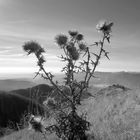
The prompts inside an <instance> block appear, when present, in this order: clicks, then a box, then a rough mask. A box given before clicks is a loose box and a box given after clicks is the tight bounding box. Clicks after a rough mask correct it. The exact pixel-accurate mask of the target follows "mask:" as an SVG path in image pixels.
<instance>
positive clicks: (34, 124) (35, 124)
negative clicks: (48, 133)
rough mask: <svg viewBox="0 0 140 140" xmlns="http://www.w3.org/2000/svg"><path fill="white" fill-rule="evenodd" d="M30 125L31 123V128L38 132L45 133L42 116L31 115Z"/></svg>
mask: <svg viewBox="0 0 140 140" xmlns="http://www.w3.org/2000/svg"><path fill="white" fill-rule="evenodd" d="M29 125H30V129H33V130H35V131H36V132H41V133H43V132H44V130H45V127H44V125H43V121H42V117H41V116H34V115H31V117H30V120H29Z"/></svg>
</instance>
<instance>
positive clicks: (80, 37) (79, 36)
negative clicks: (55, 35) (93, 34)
mask: <svg viewBox="0 0 140 140" xmlns="http://www.w3.org/2000/svg"><path fill="white" fill-rule="evenodd" d="M76 39H77V40H78V41H81V40H83V39H84V36H83V35H82V34H78V35H77V36H76Z"/></svg>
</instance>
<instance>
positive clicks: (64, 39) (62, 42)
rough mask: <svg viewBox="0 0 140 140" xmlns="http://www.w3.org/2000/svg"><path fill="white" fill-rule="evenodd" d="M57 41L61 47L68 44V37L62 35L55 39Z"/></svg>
mask: <svg viewBox="0 0 140 140" xmlns="http://www.w3.org/2000/svg"><path fill="white" fill-rule="evenodd" d="M55 40H56V43H57V44H58V45H59V46H63V45H66V44H67V41H68V37H67V36H66V35H63V34H60V35H57V36H56V37H55Z"/></svg>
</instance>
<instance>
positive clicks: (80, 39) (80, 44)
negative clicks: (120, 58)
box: [23, 22, 113, 140]
mask: <svg viewBox="0 0 140 140" xmlns="http://www.w3.org/2000/svg"><path fill="white" fill-rule="evenodd" d="M112 26H113V23H107V22H104V23H99V24H98V25H97V27H96V28H97V30H98V31H99V32H101V34H102V38H101V40H99V41H96V42H94V43H93V44H91V45H89V44H87V43H86V41H85V39H84V35H83V34H81V33H79V32H78V31H68V35H63V34H60V35H57V36H56V37H55V41H56V43H57V45H58V46H59V48H60V49H61V50H62V55H61V56H60V59H61V60H62V62H65V66H64V67H63V68H62V72H63V73H64V75H65V78H64V85H59V83H58V82H56V81H55V80H54V75H53V74H52V73H51V72H47V71H46V70H45V67H44V63H45V62H46V61H45V59H44V56H43V53H45V51H44V49H43V48H42V47H41V46H40V45H39V44H38V43H37V42H34V41H29V42H27V43H25V44H24V45H23V49H24V51H26V52H27V54H28V55H30V54H34V55H35V56H36V58H37V65H38V67H39V71H38V72H37V73H36V76H38V75H40V76H41V77H42V78H44V79H45V80H49V82H50V84H51V85H52V86H53V87H54V92H55V93H57V94H59V96H60V97H61V98H60V99H59V101H57V105H56V107H58V108H57V111H56V115H55V117H54V118H55V120H56V121H55V123H54V124H53V125H51V126H46V131H50V132H55V133H56V135H57V136H58V137H60V138H62V139H65V140H85V139H87V138H86V131H87V130H89V127H90V123H89V122H88V121H87V119H86V115H85V114H79V113H78V110H77V107H78V106H79V105H81V101H82V95H83V94H85V93H86V92H87V90H88V87H89V82H90V80H91V78H92V77H93V78H94V73H95V70H96V68H97V66H98V64H99V61H100V59H101V57H102V56H105V57H106V58H107V59H109V56H108V54H109V52H107V51H106V49H105V48H104V44H105V43H110V37H111V27H112ZM93 47H97V49H99V51H98V53H95V52H93ZM78 73H82V75H83V77H82V80H79V81H78V80H77V79H76V75H77V74H78ZM36 76H35V77H36ZM62 87H66V88H67V91H69V93H66V90H64V88H62ZM62 99H64V100H63V101H62Z"/></svg>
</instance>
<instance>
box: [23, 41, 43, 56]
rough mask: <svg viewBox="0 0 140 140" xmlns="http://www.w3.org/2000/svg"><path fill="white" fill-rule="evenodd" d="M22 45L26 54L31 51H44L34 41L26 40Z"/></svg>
mask: <svg viewBox="0 0 140 140" xmlns="http://www.w3.org/2000/svg"><path fill="white" fill-rule="evenodd" d="M22 47H23V49H24V51H26V52H27V53H28V55H29V54H31V53H35V54H38V55H40V54H41V53H43V52H45V51H44V49H43V48H42V47H41V45H40V44H39V43H37V42H36V41H28V42H26V43H25V44H24V45H23V46H22Z"/></svg>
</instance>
